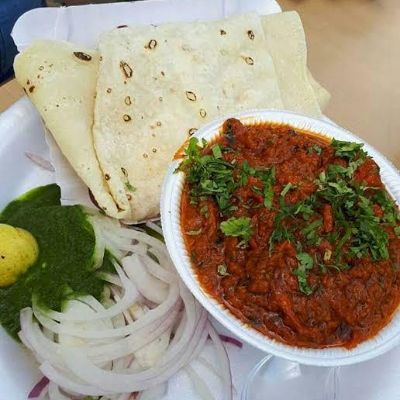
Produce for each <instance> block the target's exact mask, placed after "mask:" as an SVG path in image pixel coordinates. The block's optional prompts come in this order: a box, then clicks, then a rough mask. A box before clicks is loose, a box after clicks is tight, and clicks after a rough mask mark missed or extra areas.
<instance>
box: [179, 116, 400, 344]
mask: <svg viewBox="0 0 400 400" xmlns="http://www.w3.org/2000/svg"><path fill="white" fill-rule="evenodd" d="M179 170H181V171H183V172H184V173H185V185H184V190H183V195H182V200H181V227H182V231H183V235H184V239H185V244H186V247H187V250H188V253H189V254H190V257H191V261H192V265H193V268H194V269H195V272H196V274H197V277H198V280H199V282H200V284H201V286H202V287H203V289H204V290H205V291H206V292H208V293H209V294H210V295H211V296H213V297H214V298H216V299H217V300H218V301H219V302H220V303H222V304H223V305H224V306H225V307H226V308H227V309H229V310H230V312H231V313H232V314H234V315H235V316H236V317H237V318H239V319H240V320H241V321H243V322H244V323H246V324H248V325H250V326H251V327H253V328H254V329H256V330H258V331H259V332H261V333H263V334H265V335H266V336H268V337H270V338H273V339H276V340H278V341H281V342H284V343H286V344H289V345H295V346H300V347H309V348H324V347H334V346H343V347H346V348H352V347H354V346H356V345H358V344H359V343H360V342H362V341H364V340H366V339H369V338H371V337H373V336H374V335H376V334H377V333H378V331H379V330H380V329H382V328H383V327H384V326H385V325H386V324H387V323H388V322H389V321H390V319H391V317H392V315H393V313H394V312H395V310H396V308H397V307H398V305H399V302H400V239H399V237H398V235H400V224H399V212H398V208H397V206H396V204H395V202H394V201H393V200H392V198H391V197H390V196H389V195H388V193H387V192H386V190H385V188H384V185H383V183H382V181H381V178H380V174H379V167H378V165H377V164H376V163H375V162H374V160H373V159H372V158H371V157H370V156H368V154H367V153H366V152H365V151H364V150H363V146H362V144H358V143H352V142H344V141H339V140H332V141H330V140H328V139H326V138H324V137H321V136H318V135H316V134H313V133H312V132H307V131H302V130H299V129H295V128H293V127H291V126H289V125H281V124H279V125H278V124H255V125H243V124H242V123H241V122H240V121H238V120H236V119H229V120H227V121H226V122H225V124H224V126H223V129H222V132H221V134H220V136H219V137H218V138H217V139H216V140H215V141H213V142H212V143H207V142H205V141H202V142H199V141H198V140H197V139H196V138H192V139H191V140H190V142H189V145H188V147H187V149H186V155H185V157H184V159H183V161H182V163H181V165H180V167H179Z"/></svg>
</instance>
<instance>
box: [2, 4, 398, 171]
mask: <svg viewBox="0 0 400 400" xmlns="http://www.w3.org/2000/svg"><path fill="white" fill-rule="evenodd" d="M278 1H279V2H280V4H281V5H282V8H283V9H284V10H297V11H298V12H299V14H300V16H301V18H302V20H303V24H304V29H305V32H306V36H307V43H308V59H309V67H310V69H311V71H312V72H313V75H314V76H315V77H316V78H317V79H318V80H319V81H320V82H321V83H322V84H323V85H324V86H325V87H326V88H327V89H328V90H329V91H330V92H331V94H332V100H331V102H330V104H329V106H328V108H327V109H326V111H325V113H326V115H327V116H328V117H330V118H331V119H332V120H334V121H335V122H336V123H338V124H339V125H342V126H343V127H345V128H347V129H349V130H351V131H352V132H354V133H355V134H357V135H359V136H361V137H362V138H364V139H365V140H367V141H368V142H369V143H371V144H372V145H373V146H375V147H376V148H377V149H378V150H380V151H381V152H382V153H383V154H385V155H386V156H387V157H388V158H389V159H391V160H392V161H393V162H394V163H395V164H396V165H397V166H398V167H400V46H399V45H398V38H399V37H400V4H399V0H278ZM22 95H23V92H22V90H21V89H20V88H19V86H18V84H17V83H16V82H15V80H12V81H10V82H8V83H6V84H5V85H3V86H2V87H0V112H1V111H3V110H5V109H6V108H7V107H8V106H10V105H11V104H12V103H13V102H15V101H16V100H17V99H18V98H19V97H21V96H22Z"/></svg>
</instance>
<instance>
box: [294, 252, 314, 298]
mask: <svg viewBox="0 0 400 400" xmlns="http://www.w3.org/2000/svg"><path fill="white" fill-rule="evenodd" d="M296 258H297V261H298V262H299V265H298V267H297V268H296V269H295V270H294V271H293V273H294V274H295V275H296V276H297V280H298V282H299V289H300V291H301V292H302V293H304V294H306V295H307V296H309V295H310V294H312V293H313V292H314V290H313V289H312V288H311V287H310V286H309V285H308V282H307V276H308V272H309V271H310V270H311V269H312V267H313V266H314V259H313V258H312V257H311V255H310V254H308V253H299V254H297V256H296Z"/></svg>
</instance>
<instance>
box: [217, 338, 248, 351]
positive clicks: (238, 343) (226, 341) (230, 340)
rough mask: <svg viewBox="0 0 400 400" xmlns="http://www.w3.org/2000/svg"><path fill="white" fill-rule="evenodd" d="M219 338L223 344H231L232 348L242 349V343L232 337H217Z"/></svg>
mask: <svg viewBox="0 0 400 400" xmlns="http://www.w3.org/2000/svg"><path fill="white" fill-rule="evenodd" d="M219 337H220V339H221V340H222V341H223V342H225V343H230V344H233V345H234V346H236V347H239V349H241V348H242V347H243V343H242V342H241V341H240V340H238V339H236V338H234V337H232V336H227V335H219Z"/></svg>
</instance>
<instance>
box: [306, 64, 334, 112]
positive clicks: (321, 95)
mask: <svg viewBox="0 0 400 400" xmlns="http://www.w3.org/2000/svg"><path fill="white" fill-rule="evenodd" d="M308 81H309V82H310V85H311V87H312V88H313V90H314V94H315V97H316V99H317V101H318V104H319V108H320V109H321V111H323V110H325V108H326V107H327V106H328V104H329V101H330V99H331V94H330V93H329V92H328V90H326V89H325V88H324V87H323V86H322V85H321V84H320V83H319V82H317V80H316V79H315V78H314V77H313V75H312V74H311V72H310V70H309V71H308Z"/></svg>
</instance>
